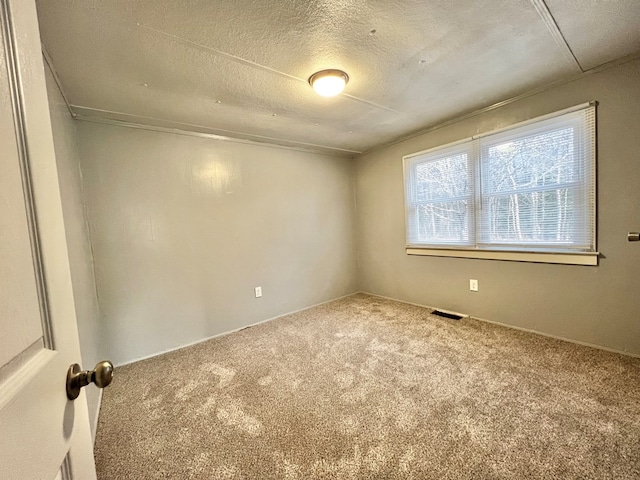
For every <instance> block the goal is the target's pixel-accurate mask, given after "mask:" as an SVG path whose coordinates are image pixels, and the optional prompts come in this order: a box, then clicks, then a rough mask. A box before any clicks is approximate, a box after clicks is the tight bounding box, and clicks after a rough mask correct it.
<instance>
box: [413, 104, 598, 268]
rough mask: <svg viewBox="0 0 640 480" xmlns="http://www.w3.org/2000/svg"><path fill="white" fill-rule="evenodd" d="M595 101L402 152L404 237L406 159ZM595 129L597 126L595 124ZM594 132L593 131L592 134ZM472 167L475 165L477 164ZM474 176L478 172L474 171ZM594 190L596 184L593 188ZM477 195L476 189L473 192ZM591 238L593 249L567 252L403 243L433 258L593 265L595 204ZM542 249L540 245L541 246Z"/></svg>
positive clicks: (594, 162) (503, 130) (543, 119)
mask: <svg viewBox="0 0 640 480" xmlns="http://www.w3.org/2000/svg"><path fill="white" fill-rule="evenodd" d="M597 105H598V102H597V101H591V102H586V103H582V104H580V105H575V106H573V107H569V108H565V109H563V110H559V111H556V112H552V113H549V114H546V115H541V116H539V117H535V118H531V119H528V120H525V121H522V122H518V123H515V124H512V125H508V126H505V127H503V128H499V129H496V130H492V131H488V132H484V133H481V134H478V135H474V136H471V137H466V138H463V139H460V140H457V141H454V142H450V143H447V144H444V145H438V146H436V147H433V148H429V149H426V150H422V151H419V152H414V153H411V154H409V155H405V156H403V157H402V160H403V162H402V163H403V195H404V206H405V215H404V224H405V238H406V239H408V236H407V235H408V215H407V212H408V198H407V180H408V178H410V177H411V174H410V172H409V171H408V169H410V168H411V166H410V163H411V162H410V161H411V160H412V159H413V158H415V157H418V156H423V155H426V154H429V153H432V152H434V151H438V150H444V149H447V148H453V147H455V146H457V145H461V144H464V143H468V142H471V141H474V140H478V139H481V138H483V137H487V136H490V135H495V134H498V133H501V132H505V131H508V130H514V129H517V128H520V127H524V126H526V125H531V124H534V123H537V122H542V121H545V120H548V119H551V118H555V117H559V116H561V115H565V114H568V113H572V112H576V111H579V110H584V109H587V108H590V107H597ZM596 132H597V127H596ZM596 135H597V133H596ZM595 142H597V138H594V145H593V155H594V159H593V162H592V165H591V168H592V169H593V172H592V175H593V181H594V182H596V180H597V177H596V158H595V157H596V155H597V145H596V144H595ZM475 168H479V166H478V165H476V166H475ZM475 175H478V172H475ZM596 191H597V187H596ZM476 193H477V195H479V194H480V192H476ZM477 215H478V211H477V209H476V210H475V211H474V226H473V228H474V229H475V228H476V224H477V221H478V219H477ZM592 215H593V219H594V223H593V229H594V230H595V231H594V232H593V240H594V250H595V251H592V252H585V251H571V250H564V251H563V250H562V249H558V250H557V251H550V250H543V249H541V250H537V249H532V248H531V247H529V246H526V247H524V246H522V247H520V248H518V245H514V246H513V248H512V247H495V246H494V247H483V248H478V247H477V246H468V245H459V246H456V245H455V244H451V245H442V246H440V245H437V244H433V245H423V244H411V243H407V244H406V245H405V251H406V254H407V255H418V256H435V257H451V258H472V259H487V260H506V261H517V262H531V263H551V264H566V265H589V266H597V265H598V260H599V258H600V252H598V251H597V210H596V205H595V204H594V205H593V212H592ZM543 248H544V247H543Z"/></svg>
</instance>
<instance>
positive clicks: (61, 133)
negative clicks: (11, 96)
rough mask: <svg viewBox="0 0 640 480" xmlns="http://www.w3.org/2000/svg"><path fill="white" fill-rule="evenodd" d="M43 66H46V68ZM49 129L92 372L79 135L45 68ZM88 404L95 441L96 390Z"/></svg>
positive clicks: (93, 339)
mask: <svg viewBox="0 0 640 480" xmlns="http://www.w3.org/2000/svg"><path fill="white" fill-rule="evenodd" d="M46 65H47V64H46V62H45V66H46ZM45 74H46V80H47V94H48V97H49V110H50V112H51V127H52V131H53V142H54V147H55V153H56V164H57V167H58V181H59V183H60V196H61V198H62V213H63V216H64V227H65V233H66V238H67V249H68V251H69V268H70V270H71V282H72V285H73V300H74V304H75V309H76V318H77V322H78V335H79V337H80V351H81V354H82V368H85V369H86V368H88V369H91V368H93V367H94V365H95V364H96V363H97V362H98V361H100V360H102V358H101V355H102V353H101V352H100V339H99V335H98V333H99V330H98V328H99V327H98V322H99V311H98V300H97V297H96V289H95V281H94V277H93V257H92V255H91V245H90V243H89V230H88V226H87V222H86V216H85V209H84V208H85V207H84V204H85V203H84V198H83V191H82V188H83V187H82V174H81V172H80V157H79V154H78V132H77V130H76V122H75V121H74V120H73V118H72V117H71V114H70V113H69V110H68V109H67V106H66V104H65V102H64V99H63V97H62V95H61V93H60V91H59V90H58V87H57V85H56V83H55V80H54V78H53V75H52V74H51V70H49V68H47V67H45ZM85 391H86V394H87V401H88V404H89V416H90V422H91V432H92V434H93V435H94V437H95V426H96V425H95V420H96V417H97V414H98V398H99V390H98V389H97V388H96V387H95V386H94V385H91V386H89V387H87V388H86V389H85Z"/></svg>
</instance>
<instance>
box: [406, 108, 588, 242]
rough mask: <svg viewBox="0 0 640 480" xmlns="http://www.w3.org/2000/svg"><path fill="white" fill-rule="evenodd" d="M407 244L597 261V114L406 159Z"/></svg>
mask: <svg viewBox="0 0 640 480" xmlns="http://www.w3.org/2000/svg"><path fill="white" fill-rule="evenodd" d="M404 160H405V190H406V217H407V222H406V223H407V244H408V246H409V247H418V248H419V247H421V246H426V247H443V248H445V247H446V248H464V249H469V248H472V249H485V250H519V251H543V252H571V251H574V252H595V247H596V246H595V201H596V198H595V191H596V190H595V107H594V106H588V107H586V108H579V109H575V110H574V111H570V112H568V113H562V114H560V113H559V114H556V115H550V116H545V117H543V118H541V119H538V120H535V119H534V120H532V121H529V122H527V123H526V124H522V125H519V126H514V127H512V128H507V129H503V130H501V131H499V132H496V133H490V134H486V135H483V136H482V137H479V138H472V139H470V140H468V141H463V142H459V143H457V144H454V145H450V146H445V147H442V148H437V149H433V150H429V151H426V152H421V153H418V154H414V155H410V156H408V157H405V159H404Z"/></svg>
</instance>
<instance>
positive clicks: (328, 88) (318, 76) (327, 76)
mask: <svg viewBox="0 0 640 480" xmlns="http://www.w3.org/2000/svg"><path fill="white" fill-rule="evenodd" d="M348 81H349V75H347V74H346V73H344V72H343V71H342V70H321V71H319V72H316V73H314V74H313V75H311V77H309V84H310V85H311V86H312V87H313V89H314V90H315V91H316V93H317V94H318V95H322V96H323V97H335V96H336V95H338V94H339V93H340V92H342V90H344V87H345V85H346V84H347V82H348Z"/></svg>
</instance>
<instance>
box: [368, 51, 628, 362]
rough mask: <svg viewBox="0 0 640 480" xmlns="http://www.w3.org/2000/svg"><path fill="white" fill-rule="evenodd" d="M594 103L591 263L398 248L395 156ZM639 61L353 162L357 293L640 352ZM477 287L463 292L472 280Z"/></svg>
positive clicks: (399, 195) (399, 194)
mask: <svg viewBox="0 0 640 480" xmlns="http://www.w3.org/2000/svg"><path fill="white" fill-rule="evenodd" d="M591 100H597V101H598V102H599V106H598V110H597V129H598V159H597V162H598V165H597V171H598V173H597V182H598V209H597V215H598V249H599V251H600V252H602V258H601V259H600V265H599V266H597V267H586V266H570V265H548V264H533V263H518V262H506V261H493V260H472V259H461V258H441V257H417V256H409V255H407V254H406V253H405V248H404V247H405V225H404V201H403V199H404V193H403V177H402V156H403V155H407V154H410V153H414V152H417V151H421V150H425V149H428V148H432V147H436V146H438V145H444V144H447V143H449V142H453V141H456V140H460V139H463V138H467V137H470V136H472V135H475V134H478V133H483V132H488V131H491V130H495V129H498V128H501V127H504V126H508V125H510V124H513V123H516V122H519V121H523V120H526V119H529V118H533V117H536V116H539V115H543V114H547V113H551V112H554V111H557V110H560V109H563V108H566V107H570V106H573V105H578V104H581V103H584V102H588V101H591ZM639 107H640V60H636V61H634V62H630V63H626V64H624V65H620V66H617V67H613V68H610V69H608V70H604V71H602V72H600V73H594V74H592V75H586V76H583V77H581V78H580V79H579V80H576V81H573V82H571V83H568V84H565V85H561V86H557V87H555V88H552V89H549V90H547V91H545V92H542V93H539V94H537V95H534V96H531V97H528V98H525V99H522V100H520V101H517V102H514V103H511V104H508V105H506V106H503V107H500V108H498V109H495V110H492V111H489V112H485V113H483V114H481V115H477V116H474V117H472V118H468V119H466V120H462V121H460V122H457V123H454V124H451V125H448V126H445V127H443V128H439V129H436V130H434V131H432V132H430V133H426V134H423V135H419V136H416V137H414V138H411V139H408V140H406V141H403V142H400V143H398V144H395V145H392V146H389V147H387V148H384V149H381V150H378V151H374V152H371V153H369V154H366V155H363V156H361V157H359V158H358V159H357V162H356V179H357V180H356V193H357V202H358V254H359V279H360V286H361V289H362V290H364V291H368V292H372V293H376V294H379V295H384V296H389V297H393V298H396V299H400V300H405V301H409V302H414V303H419V304H423V305H430V306H435V307H439V308H444V309H450V310H454V311H459V312H463V313H467V314H470V315H473V316H477V317H480V318H484V319H488V320H492V321H496V322H501V323H505V324H508V325H512V326H516V327H520V328H526V329H532V330H535V331H538V332H541V333H545V334H549V335H554V336H559V337H564V338H568V339H572V340H575V341H580V342H586V343H590V344H594V345H599V346H603V347H607V348H611V349H615V350H620V351H624V352H629V353H633V354H636V355H640V321H638V318H640V295H639V294H638V292H639V291H640V289H639V283H638V272H639V271H640V243H629V242H627V239H626V237H627V232H628V231H630V230H635V231H638V230H640V114H639ZM470 278H474V279H478V280H479V287H480V289H479V292H470V291H469V279H470Z"/></svg>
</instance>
